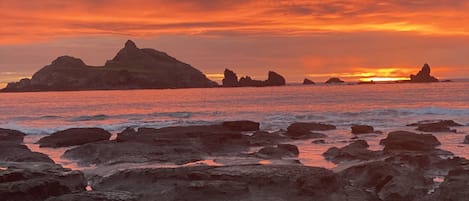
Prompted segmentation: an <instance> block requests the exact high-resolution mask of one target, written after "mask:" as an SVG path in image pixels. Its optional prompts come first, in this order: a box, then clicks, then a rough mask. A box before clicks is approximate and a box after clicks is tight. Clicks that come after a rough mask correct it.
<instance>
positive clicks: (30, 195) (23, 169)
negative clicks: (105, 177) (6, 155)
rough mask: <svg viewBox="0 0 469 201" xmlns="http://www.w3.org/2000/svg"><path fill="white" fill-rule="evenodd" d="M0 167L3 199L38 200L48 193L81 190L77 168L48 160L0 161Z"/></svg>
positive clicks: (81, 181)
mask: <svg viewBox="0 0 469 201" xmlns="http://www.w3.org/2000/svg"><path fill="white" fill-rule="evenodd" d="M0 166H1V167H7V168H6V169H4V170H1V171H0V198H1V200H5V201H23V200H28V201H42V200H45V199H47V198H48V197H51V196H59V195H63V194H68V193H74V192H81V191H84V190H85V186H86V180H85V177H84V176H83V174H82V173H81V172H78V171H71V170H68V169H63V168H62V167H61V166H59V165H55V164H51V163H3V162H0Z"/></svg>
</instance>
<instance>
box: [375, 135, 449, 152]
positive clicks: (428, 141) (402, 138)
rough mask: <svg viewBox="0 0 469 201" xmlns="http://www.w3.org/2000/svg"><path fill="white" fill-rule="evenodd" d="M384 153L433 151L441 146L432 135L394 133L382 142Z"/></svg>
mask: <svg viewBox="0 0 469 201" xmlns="http://www.w3.org/2000/svg"><path fill="white" fill-rule="evenodd" d="M380 144H382V145H384V151H385V152H386V151H431V150H434V149H435V148H436V147H437V146H439V145H441V143H440V141H438V139H437V138H436V137H435V136H433V135H431V134H417V133H412V132H407V131H394V132H391V133H389V134H388V136H387V138H385V139H383V140H381V141H380Z"/></svg>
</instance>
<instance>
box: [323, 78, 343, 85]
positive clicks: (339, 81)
mask: <svg viewBox="0 0 469 201" xmlns="http://www.w3.org/2000/svg"><path fill="white" fill-rule="evenodd" d="M337 83H344V81H343V80H341V79H339V78H337V77H332V78H329V79H328V80H327V81H326V84H337Z"/></svg>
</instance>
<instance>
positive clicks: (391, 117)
mask: <svg viewBox="0 0 469 201" xmlns="http://www.w3.org/2000/svg"><path fill="white" fill-rule="evenodd" d="M429 119H452V120H455V121H457V122H459V123H462V124H464V125H469V82H449V83H431V84H375V85H311V86H302V85H298V86H283V87H264V88H212V89H169V90H129V91H81V92H38V93H1V94H0V127H3V128H10V129H16V130H21V131H23V132H26V133H28V134H32V135H34V134H50V133H52V132H54V131H57V130H63V129H66V128H70V127H101V128H104V129H107V130H109V131H111V132H119V131H121V130H123V129H124V128H126V127H155V128H160V127H166V126H179V125H200V124H213V123H218V122H221V121H225V120H253V121H258V122H261V127H262V129H265V130H269V131H276V130H279V129H285V128H286V127H287V126H288V125H289V124H290V123H292V122H296V121H302V122H310V121H311V122H325V123H330V124H334V125H336V126H339V129H338V130H336V131H332V132H330V133H329V134H330V135H331V136H332V137H330V138H328V143H329V144H328V145H327V147H330V146H331V145H339V144H340V143H345V142H346V141H347V140H348V139H350V137H352V136H351V134H350V125H352V124H368V125H372V126H374V127H375V128H376V129H378V130H383V131H385V132H387V131H391V130H403V129H404V130H412V129H414V128H409V127H405V125H406V124H408V123H413V122H416V121H420V120H429ZM457 129H458V133H457V134H440V136H439V139H440V140H441V141H443V142H444V146H446V148H448V147H449V149H450V150H451V151H453V152H456V153H457V154H459V155H463V156H469V153H466V152H468V151H466V149H467V147H465V145H461V142H462V139H463V138H464V134H469V129H468V127H467V126H465V127H461V128H457ZM384 137H385V135H384V134H383V135H382V136H371V137H368V138H369V139H368V140H369V143H370V144H371V145H372V148H373V147H374V148H379V147H378V146H379V145H378V140H379V139H381V138H384ZM308 144H311V143H310V142H308ZM308 147H309V146H308ZM308 147H306V148H304V149H306V150H307V149H315V148H314V147H309V148H308ZM327 147H324V148H323V149H320V150H318V152H319V151H323V150H324V149H326V148H327ZM311 152H314V150H312V151H311Z"/></svg>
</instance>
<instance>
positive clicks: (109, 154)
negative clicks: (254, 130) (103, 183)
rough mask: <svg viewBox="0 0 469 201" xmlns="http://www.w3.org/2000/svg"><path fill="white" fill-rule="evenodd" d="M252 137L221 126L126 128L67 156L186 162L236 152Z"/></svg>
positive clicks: (96, 161)
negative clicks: (111, 137)
mask: <svg viewBox="0 0 469 201" xmlns="http://www.w3.org/2000/svg"><path fill="white" fill-rule="evenodd" d="M250 145H251V144H250V137H249V136H247V135H244V134H242V133H241V131H233V130H231V129H228V128H226V127H224V126H222V125H207V126H181V127H167V128H161V129H152V128H139V129H138V130H137V131H135V130H133V129H126V131H125V132H122V133H119V134H118V135H117V138H116V140H115V141H103V142H95V143H88V144H85V145H82V146H80V147H76V148H73V149H70V150H68V151H66V152H65V154H64V157H66V158H69V159H74V160H78V161H80V162H81V163H84V164H115V163H122V162H134V163H141V162H167V163H176V164H185V163H188V162H194V161H198V160H203V158H204V157H207V156H221V155H223V156H227V155H237V154H240V153H241V152H242V151H245V150H247V149H248V148H249V146H250Z"/></svg>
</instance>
